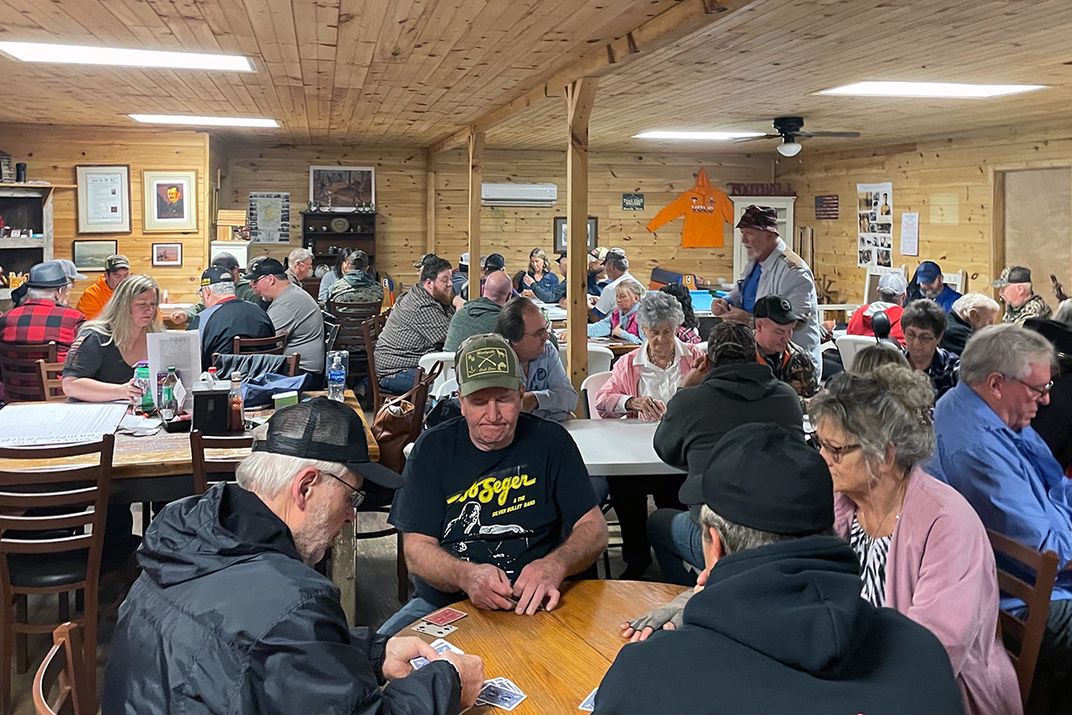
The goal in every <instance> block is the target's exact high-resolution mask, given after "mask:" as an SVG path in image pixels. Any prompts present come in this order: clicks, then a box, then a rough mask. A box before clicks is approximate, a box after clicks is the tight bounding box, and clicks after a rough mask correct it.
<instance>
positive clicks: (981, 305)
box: [953, 293, 1072, 318]
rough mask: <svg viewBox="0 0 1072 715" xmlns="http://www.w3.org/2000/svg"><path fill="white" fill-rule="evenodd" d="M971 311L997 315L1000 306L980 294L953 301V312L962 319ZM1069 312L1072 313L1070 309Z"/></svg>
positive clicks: (967, 294) (971, 294)
mask: <svg viewBox="0 0 1072 715" xmlns="http://www.w3.org/2000/svg"><path fill="white" fill-rule="evenodd" d="M973 310H985V311H987V312H990V313H997V312H1000V311H1001V306H1000V305H998V302H997V301H996V300H994V299H993V298H991V297H990V296H988V295H983V294H982V293H965V294H964V295H962V296H960V297H959V298H957V299H956V300H955V301H953V312H954V313H956V314H957V315H959V316H960V317H962V318H967V317H968V314H969V313H971V312H972V311H973ZM1069 312H1070V313H1072V308H1070V311H1069Z"/></svg>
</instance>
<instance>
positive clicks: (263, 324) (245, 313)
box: [186, 298, 275, 370]
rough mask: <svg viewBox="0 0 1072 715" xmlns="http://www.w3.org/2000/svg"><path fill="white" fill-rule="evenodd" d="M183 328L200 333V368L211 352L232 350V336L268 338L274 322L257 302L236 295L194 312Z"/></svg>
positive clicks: (207, 363) (207, 365)
mask: <svg viewBox="0 0 1072 715" xmlns="http://www.w3.org/2000/svg"><path fill="white" fill-rule="evenodd" d="M208 311H212V312H211V313H210V312H208ZM206 316H207V317H206ZM202 325H203V326H204V327H202ZM186 329H187V330H197V331H199V332H200V334H201V369H202V370H208V369H209V368H210V367H211V366H212V356H213V354H215V353H219V354H220V355H229V354H231V353H233V352H234V349H233V348H234V339H235V338H236V337H240V338H270V337H272V336H273V335H275V326H273V325H272V321H271V320H270V319H269V318H268V314H267V313H265V312H264V310H262V309H261V308H260V306H257V305H255V304H253V303H247V302H246V301H244V300H238V299H237V298H236V299H234V300H228V301H224V302H223V303H219V304H217V305H216V307H215V310H213V309H212V308H209V309H208V310H206V311H205V312H203V313H198V314H197V315H195V316H194V317H193V318H192V319H191V320H190V325H189V326H188V327H187V328H186Z"/></svg>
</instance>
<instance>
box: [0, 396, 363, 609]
mask: <svg viewBox="0 0 1072 715" xmlns="http://www.w3.org/2000/svg"><path fill="white" fill-rule="evenodd" d="M303 394H305V395H318V394H326V393H324V392H310V393H303ZM345 397H346V399H345V403H346V404H347V405H349V406H350V407H352V408H353V409H354V411H355V412H356V413H357V416H358V417H359V418H360V419H361V424H362V425H363V426H364V428H365V439H366V440H367V441H368V450H369V457H370V458H371V459H372V460H373V461H376V460H378V459H379V458H380V449H379V445H377V444H376V438H375V437H373V436H372V430H371V428H370V427H369V424H368V421H367V420H366V419H365V412H364V410H362V409H361V405H360V403H359V402H358V401H357V398H356V397H355V396H354V393H353V391H352V390H347V391H346V395H345ZM247 454H249V450H248V449H241V450H233V454H228V453H227V452H225V451H223V450H219V451H214V452H213V455H214V456H217V457H220V458H226V457H229V456H234V457H243V456H245V455H247ZM86 463H88V460H87V459H86V458H85V457H65V458H60V459H43V460H35V461H33V462H19V461H17V460H0V464H2V465H3V466H4V468H5V469H15V470H18V469H24V470H28V469H42V468H45V469H47V468H48V467H58V466H64V465H72V464H86ZM192 471H193V463H192V457H191V453H190V434H189V433H188V432H177V433H169V432H164V431H160V432H158V433H157V434H155V435H152V436H150V437H134V436H131V435H126V434H117V435H116V436H115V452H114V454H113V455H112V489H111V492H112V497H114V499H115V501H116V502H117V503H118V502H123V503H134V502H140V501H171V500H173V499H179V498H182V497H185V496H188V495H190V494H191V493H192V490H193V482H192V477H191V476H190V475H191V472H192ZM356 551H357V541H356V539H355V538H354V524H353V523H352V522H351V523H348V524H347V525H346V526H345V527H343V530H342V531H341V532H339V535H338V536H337V537H336V538H335V543H334V544H333V548H332V574H331V578H332V580H333V581H334V582H335V584H336V585H337V586H338V587H339V589H340V590H341V592H342V593H341V600H342V606H343V610H344V611H345V612H346V616H347V618H349V619H350V622H351V623H353V622H354V615H355V613H356V610H357V581H356V574H355V555H356Z"/></svg>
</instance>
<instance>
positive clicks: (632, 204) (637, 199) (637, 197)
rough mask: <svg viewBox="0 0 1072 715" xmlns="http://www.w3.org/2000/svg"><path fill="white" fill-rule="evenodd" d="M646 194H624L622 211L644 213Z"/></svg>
mask: <svg viewBox="0 0 1072 715" xmlns="http://www.w3.org/2000/svg"><path fill="white" fill-rule="evenodd" d="M643 210H644V194H622V211H643Z"/></svg>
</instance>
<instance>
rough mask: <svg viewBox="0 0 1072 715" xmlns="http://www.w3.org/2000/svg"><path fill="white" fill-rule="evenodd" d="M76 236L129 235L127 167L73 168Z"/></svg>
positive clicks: (120, 165) (128, 174) (121, 165)
mask: <svg viewBox="0 0 1072 715" xmlns="http://www.w3.org/2000/svg"><path fill="white" fill-rule="evenodd" d="M75 174H76V175H77V178H78V182H77V183H78V233H130V167H129V166H127V165H126V164H117V165H112V166H76V167H75Z"/></svg>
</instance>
